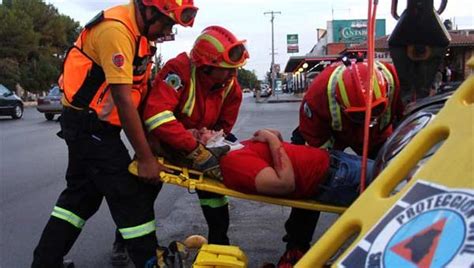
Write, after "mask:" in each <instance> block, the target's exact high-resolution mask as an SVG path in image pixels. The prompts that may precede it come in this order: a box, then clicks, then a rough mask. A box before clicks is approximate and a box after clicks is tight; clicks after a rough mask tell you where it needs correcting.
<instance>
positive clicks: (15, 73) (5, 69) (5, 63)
mask: <svg viewBox="0 0 474 268" xmlns="http://www.w3.org/2000/svg"><path fill="white" fill-rule="evenodd" d="M20 76H21V72H20V68H19V67H18V62H17V61H16V60H15V59H11V58H4V59H2V60H1V61H0V81H1V83H2V84H3V85H5V86H6V87H7V88H10V89H12V90H13V89H14V88H15V85H16V84H17V81H19V80H20Z"/></svg>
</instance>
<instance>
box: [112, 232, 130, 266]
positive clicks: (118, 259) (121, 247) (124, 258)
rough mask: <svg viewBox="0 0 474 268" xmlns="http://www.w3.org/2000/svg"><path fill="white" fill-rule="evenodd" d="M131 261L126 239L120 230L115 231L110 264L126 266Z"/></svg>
mask: <svg viewBox="0 0 474 268" xmlns="http://www.w3.org/2000/svg"><path fill="white" fill-rule="evenodd" d="M129 262H130V257H129V255H128V251H127V247H126V246H125V241H124V239H123V238H122V235H121V234H120V232H119V231H118V230H116V231H115V241H114V245H113V247H112V255H111V256H110V264H112V266H113V267H126V266H128V264H129Z"/></svg>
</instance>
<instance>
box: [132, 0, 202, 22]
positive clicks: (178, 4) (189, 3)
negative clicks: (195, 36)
mask: <svg viewBox="0 0 474 268" xmlns="http://www.w3.org/2000/svg"><path fill="white" fill-rule="evenodd" d="M141 1H142V3H143V5H144V6H148V7H155V8H157V9H158V10H159V11H160V12H161V13H163V14H165V15H166V16H168V17H170V18H171V19H172V20H173V21H174V22H176V23H178V24H180V25H182V26H193V23H194V18H195V17H196V14H197V11H198V8H197V7H195V6H194V3H193V0H141Z"/></svg>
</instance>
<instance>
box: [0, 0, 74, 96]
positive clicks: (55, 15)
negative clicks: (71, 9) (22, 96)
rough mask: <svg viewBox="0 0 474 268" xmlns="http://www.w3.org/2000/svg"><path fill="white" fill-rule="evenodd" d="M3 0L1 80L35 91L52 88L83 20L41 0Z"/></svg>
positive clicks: (0, 8)
mask: <svg viewBox="0 0 474 268" xmlns="http://www.w3.org/2000/svg"><path fill="white" fill-rule="evenodd" d="M3 2H4V4H3V5H0V68H1V71H0V83H3V84H9V85H11V84H16V83H19V84H20V85H21V86H22V87H23V88H25V89H26V90H27V91H30V92H35V93H36V92H40V91H45V90H48V89H49V87H50V85H51V83H54V82H55V81H56V80H57V78H58V75H59V72H60V69H61V60H60V59H61V57H62V56H63V55H64V53H65V52H66V50H67V48H68V47H69V46H71V45H72V43H73V42H74V41H75V39H76V37H77V35H78V34H79V32H80V30H81V28H80V25H79V23H78V22H76V21H74V20H73V19H71V18H70V17H68V16H64V15H61V14H59V12H58V10H57V9H56V8H55V7H54V6H53V5H51V4H46V3H44V2H43V1H41V0H8V1H3ZM3 66H5V67H6V69H5V68H4V67H3Z"/></svg>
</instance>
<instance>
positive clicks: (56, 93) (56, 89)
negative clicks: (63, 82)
mask: <svg viewBox="0 0 474 268" xmlns="http://www.w3.org/2000/svg"><path fill="white" fill-rule="evenodd" d="M48 95H49V96H59V95H61V91H60V90H59V87H53V88H52V89H51V90H50V91H49V93H48Z"/></svg>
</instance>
